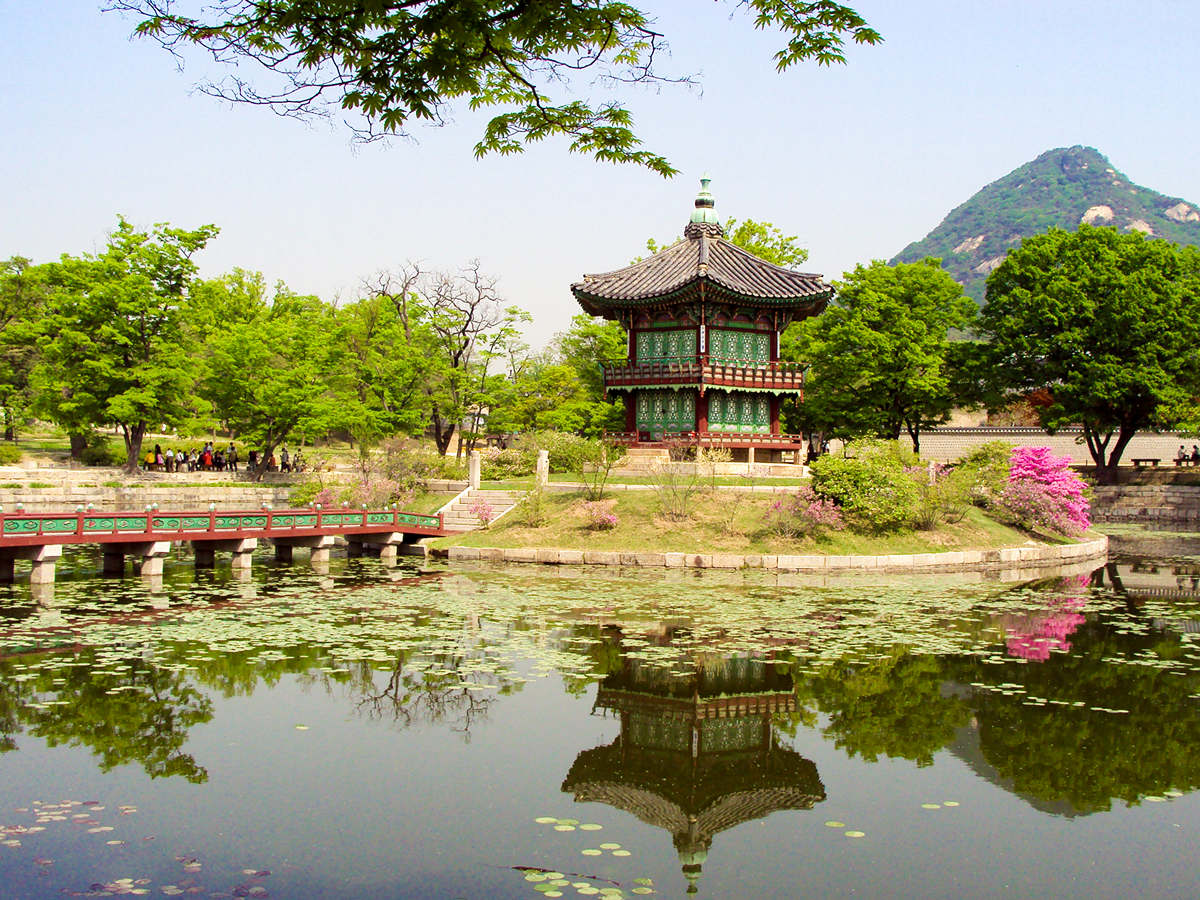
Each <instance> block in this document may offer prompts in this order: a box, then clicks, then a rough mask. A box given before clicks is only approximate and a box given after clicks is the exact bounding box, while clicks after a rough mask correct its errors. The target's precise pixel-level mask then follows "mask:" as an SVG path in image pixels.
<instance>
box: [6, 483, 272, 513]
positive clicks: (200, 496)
mask: <svg viewBox="0 0 1200 900" xmlns="http://www.w3.org/2000/svg"><path fill="white" fill-rule="evenodd" d="M290 493H291V488H290V487H288V486H284V485H277V486H276V485H260V486H257V487H255V486H252V485H247V486H245V487H242V486H240V485H238V486H229V485H225V486H216V485H213V486H211V487H186V488H185V487H168V486H166V485H162V486H159V485H140V484H138V485H123V486H121V487H103V486H92V485H87V486H84V485H78V484H67V485H63V486H56V487H52V488H16V489H10V488H0V506H3V507H4V509H5V511H6V512H10V513H11V512H13V510H14V509H15V508H16V505H17V503H22V504H24V506H25V509H27V510H28V511H29V512H57V511H60V510H67V511H70V510H74V509H75V507H77V506H87V505H88V504H89V503H91V504H92V505H93V506H95V507H96V508H97V509H133V510H137V509H143V508H145V507H146V506H149V505H150V504H152V503H157V504H158V506H159V509H161V510H203V509H208V505H209V504H210V503H215V504H217V506H219V507H221V508H222V509H231V508H235V507H236V508H240V509H258V508H259V507H261V506H262V505H263V504H264V503H269V504H271V506H275V507H283V506H287V503H288V496H289V495H290Z"/></svg>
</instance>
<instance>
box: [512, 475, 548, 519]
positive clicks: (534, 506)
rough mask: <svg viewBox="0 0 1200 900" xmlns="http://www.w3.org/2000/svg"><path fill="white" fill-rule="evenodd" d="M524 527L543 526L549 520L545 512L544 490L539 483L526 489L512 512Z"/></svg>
mask: <svg viewBox="0 0 1200 900" xmlns="http://www.w3.org/2000/svg"><path fill="white" fill-rule="evenodd" d="M514 514H515V515H516V517H517V519H518V521H520V523H521V524H522V525H524V526H525V527H526V528H544V527H545V526H546V523H548V522H549V521H550V517H549V515H548V514H547V512H546V490H545V488H543V487H542V486H541V485H540V484H537V485H534V486H533V487H532V488H531V489H530V490H528V491H526V492H525V494H524V496H523V497H522V499H521V504H520V505H519V506H518V507H517V508H516V510H515V513H514Z"/></svg>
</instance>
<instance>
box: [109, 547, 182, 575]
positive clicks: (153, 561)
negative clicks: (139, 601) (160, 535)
mask: <svg viewBox="0 0 1200 900" xmlns="http://www.w3.org/2000/svg"><path fill="white" fill-rule="evenodd" d="M105 549H107V548H105ZM121 549H122V550H123V551H124V552H125V553H128V554H129V555H130V556H132V557H133V566H134V568H135V569H137V570H138V574H139V575H142V576H148V575H149V576H153V575H160V576H161V575H162V573H163V560H164V559H166V558H167V556H169V555H170V553H171V542H170V541H147V542H145V543H141V544H123V545H122V546H121ZM105 571H107V566H106V568H105Z"/></svg>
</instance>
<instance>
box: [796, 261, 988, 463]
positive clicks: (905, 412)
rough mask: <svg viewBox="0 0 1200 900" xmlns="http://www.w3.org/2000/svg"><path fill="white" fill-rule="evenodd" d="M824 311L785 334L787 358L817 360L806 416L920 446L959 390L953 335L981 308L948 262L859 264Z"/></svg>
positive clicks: (846, 430) (838, 429)
mask: <svg viewBox="0 0 1200 900" xmlns="http://www.w3.org/2000/svg"><path fill="white" fill-rule="evenodd" d="M836 287H837V289H838V294H837V297H836V299H835V300H834V302H833V303H832V304H831V305H830V306H829V308H828V309H827V310H826V311H825V313H824V314H823V315H821V316H819V317H816V318H812V319H806V320H804V321H803V322H801V323H799V324H798V326H797V327H794V329H792V330H789V331H788V332H786V333H785V340H784V342H783V347H782V348H781V350H782V351H783V356H784V358H786V359H798V360H805V361H810V362H811V364H812V368H811V370H810V378H809V382H808V385H807V387H806V390H805V402H804V406H803V415H804V416H805V418H806V419H807V423H806V424H808V425H809V426H810V427H814V426H815V427H814V430H822V431H825V430H828V431H832V432H834V433H837V434H841V435H844V436H848V437H849V436H859V435H874V436H877V437H882V438H887V439H889V440H896V439H897V438H899V437H900V434H901V432H902V431H903V432H907V433H908V436H909V437H910V438H911V439H912V444H913V450H914V451H916V452H918V453H919V452H920V450H921V431H922V429H924V428H927V427H929V426H930V425H935V424H937V423H939V422H944V421H945V420H946V419H947V418H948V417H949V414H950V409H951V407H952V406H953V404H954V401H955V396H954V393H953V391H952V390H951V386H952V383H953V379H952V371H951V346H952V344H951V341H950V338H949V332H950V329H965V328H967V327H968V326H969V325H970V323H971V322H972V321H973V319H974V316H975V302H974V301H973V300H971V298H970V297H967V296H965V295H964V294H963V290H962V287H961V286H960V285H959V284H958V283H956V282H955V281H954V279H952V278H951V277H950V276H949V275H947V274H946V273H945V272H944V271H943V270H942V269H941V266H940V262H939V260H936V259H927V260H924V261H923V262H919V263H900V264H898V265H895V266H889V265H887V264H886V263H884V262H882V261H879V260H876V261H875V262H872V263H871V264H870V265H869V266H862V265H859V266H857V267H856V268H855V269H854V271H853V272H851V273H849V274H848V275H847V276H846V278H845V281H843V282H842V283H840V284H837V285H836Z"/></svg>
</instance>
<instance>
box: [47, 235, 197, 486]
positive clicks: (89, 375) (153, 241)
mask: <svg viewBox="0 0 1200 900" xmlns="http://www.w3.org/2000/svg"><path fill="white" fill-rule="evenodd" d="M216 233H217V228H216V226H215V225H204V226H202V227H200V228H198V229H196V230H195V231H184V230H182V229H178V228H171V227H169V226H168V225H166V224H158V225H155V226H154V228H153V230H152V231H137V230H136V229H135V228H134V227H133V226H132V225H131V224H129V222H127V221H125V219H123V218H122V219H119V221H118V225H117V229H116V230H115V231H114V232H113V233H112V235H111V236H110V238H109V242H108V247H107V249H106V250H105V251H104V252H103V253H102V254H100V255H99V256H83V257H71V256H64V257H63V258H62V260H61V261H60V262H58V263H55V264H53V265H52V266H50V267H49V268H48V271H47V284H48V285H49V289H50V293H49V298H48V302H47V307H46V314H45V316H44V317H43V319H42V321H41V328H40V337H39V339H38V343H39V347H40V350H41V358H40V359H39V361H38V364H37V367H36V368H35V370H34V372H33V375H32V379H33V382H34V384H35V386H36V389H37V400H36V404H35V409H36V410H37V411H40V412H42V413H44V414H45V415H47V416H48V417H49V418H51V419H53V420H54V421H55V422H57V423H58V424H60V425H62V426H63V427H64V428H65V429H66V430H67V431H68V433H70V434H72V435H75V436H79V435H83V434H86V433H88V432H89V431H90V430H91V429H92V428H95V427H97V426H99V425H104V424H108V423H116V424H117V425H119V426H120V428H121V433H122V435H123V437H124V439H125V450H126V463H125V464H126V468H127V469H128V470H130V471H134V470H136V469H137V466H138V461H139V458H140V456H141V447H142V438H143V437H144V436H145V434H146V431H147V430H148V429H149V427H150V426H151V425H154V426H161V425H165V426H168V427H171V426H173V425H175V424H177V423H179V422H180V421H182V420H184V419H185V418H186V417H187V416H188V415H189V408H188V402H189V395H190V388H191V386H192V383H193V382H194V381H195V377H196V371H195V368H196V367H195V365H194V361H193V359H192V357H191V356H190V354H189V341H188V335H187V332H186V329H185V327H184V308H185V305H186V301H187V297H188V294H189V291H190V289H191V287H192V285H193V282H194V278H195V272H196V266H195V264H194V263H193V262H192V256H193V255H194V254H195V253H197V252H198V251H199V250H201V249H202V248H203V247H204V246H205V244H207V243H208V241H209V240H210V239H211V238H212V237H213V236H214V235H216Z"/></svg>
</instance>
